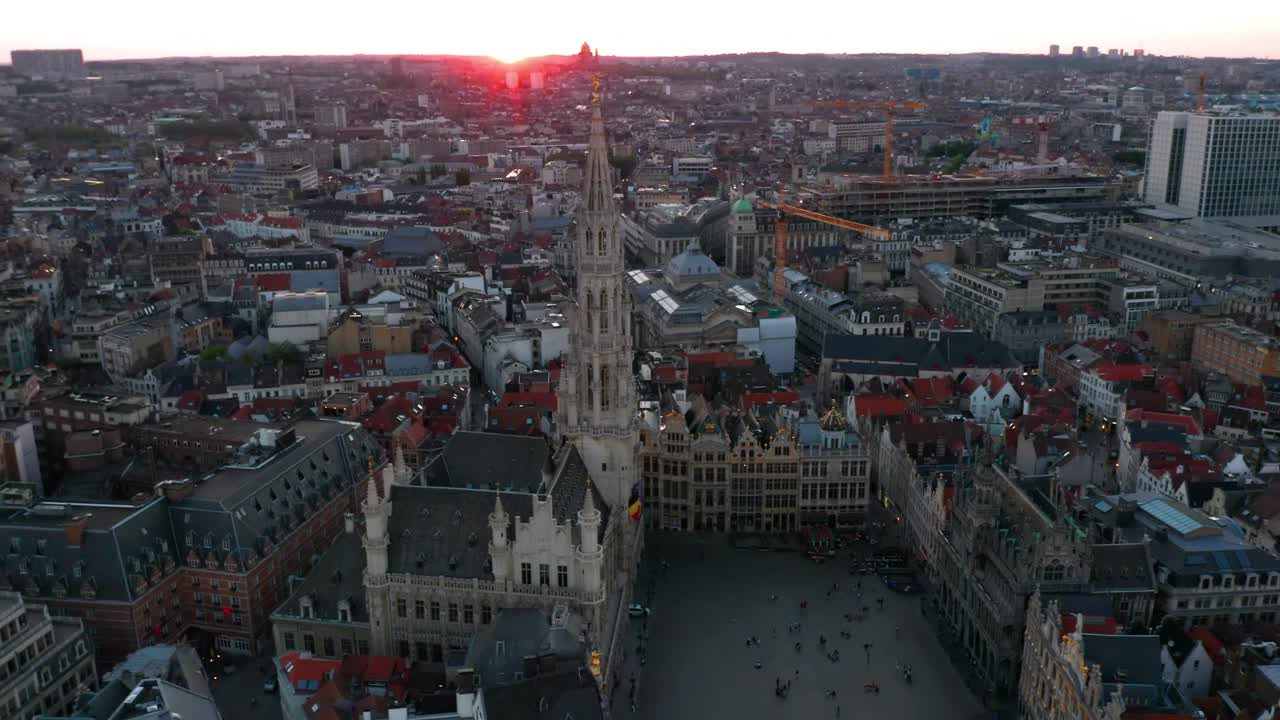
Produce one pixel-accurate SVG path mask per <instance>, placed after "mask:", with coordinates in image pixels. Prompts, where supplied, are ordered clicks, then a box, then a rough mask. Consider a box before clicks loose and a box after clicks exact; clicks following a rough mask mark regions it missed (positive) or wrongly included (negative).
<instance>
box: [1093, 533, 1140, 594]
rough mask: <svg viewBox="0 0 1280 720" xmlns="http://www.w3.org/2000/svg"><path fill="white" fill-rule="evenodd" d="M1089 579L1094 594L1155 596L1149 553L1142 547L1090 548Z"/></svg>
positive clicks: (1134, 545)
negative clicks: (1145, 593)
mask: <svg viewBox="0 0 1280 720" xmlns="http://www.w3.org/2000/svg"><path fill="white" fill-rule="evenodd" d="M1092 554H1093V566H1092V568H1091V569H1090V577H1091V580H1092V586H1093V589H1094V591H1095V592H1155V589H1156V587H1155V578H1154V577H1153V575H1154V573H1153V572H1152V569H1151V553H1149V552H1148V551H1147V545H1146V544H1145V543H1116V544H1106V545H1094V546H1093V553H1092Z"/></svg>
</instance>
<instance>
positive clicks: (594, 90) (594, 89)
mask: <svg viewBox="0 0 1280 720" xmlns="http://www.w3.org/2000/svg"><path fill="white" fill-rule="evenodd" d="M591 104H592V105H599V104H600V74H599V73H596V74H594V75H592V76H591Z"/></svg>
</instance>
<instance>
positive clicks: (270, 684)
mask: <svg viewBox="0 0 1280 720" xmlns="http://www.w3.org/2000/svg"><path fill="white" fill-rule="evenodd" d="M277 689H278V686H277V685H276V679H275V676H272V677H269V678H267V679H266V680H263V681H262V692H265V693H273V692H275V691H276V690H277Z"/></svg>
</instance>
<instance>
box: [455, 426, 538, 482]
mask: <svg viewBox="0 0 1280 720" xmlns="http://www.w3.org/2000/svg"><path fill="white" fill-rule="evenodd" d="M550 454H551V452H550V449H549V448H548V447H547V442H546V440H543V439H542V438H536V437H522V436H516V435H497V434H494V433H480V432H459V433H456V434H454V435H453V437H451V438H450V439H449V444H448V445H447V446H445V449H444V453H443V454H442V455H441V459H442V460H443V462H444V466H445V471H446V473H447V475H446V477H447V478H448V479H449V482H448V483H447V484H449V485H452V486H454V487H477V488H493V487H505V488H513V489H517V490H524V491H527V492H533V491H534V490H535V489H536V488H537V487H538V486H539V485H540V484H541V483H542V470H543V468H544V467H545V466H546V464H547V458H548V457H549V456H550Z"/></svg>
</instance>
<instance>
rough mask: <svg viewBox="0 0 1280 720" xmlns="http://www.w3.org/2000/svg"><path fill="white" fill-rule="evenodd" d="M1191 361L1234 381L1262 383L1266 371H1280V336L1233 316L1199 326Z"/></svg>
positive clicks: (1278, 372)
mask: <svg viewBox="0 0 1280 720" xmlns="http://www.w3.org/2000/svg"><path fill="white" fill-rule="evenodd" d="M1191 362H1192V363H1193V364H1194V365H1195V366H1196V367H1198V368H1200V369H1202V370H1213V371H1217V372H1220V373H1222V374H1223V375H1226V376H1227V377H1229V378H1231V380H1232V381H1233V382H1239V383H1245V384H1246V385H1261V384H1262V377H1263V376H1264V375H1280V340H1277V339H1276V338H1274V337H1272V336H1271V335H1267V334H1266V333H1263V332H1259V331H1257V330H1254V329H1253V328H1250V327H1246V326H1244V325H1237V324H1236V323H1234V322H1231V321H1230V320H1220V321H1216V322H1207V323H1202V324H1200V325H1197V326H1196V329H1195V337H1194V339H1193V340H1192V343H1191Z"/></svg>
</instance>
